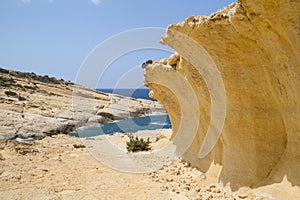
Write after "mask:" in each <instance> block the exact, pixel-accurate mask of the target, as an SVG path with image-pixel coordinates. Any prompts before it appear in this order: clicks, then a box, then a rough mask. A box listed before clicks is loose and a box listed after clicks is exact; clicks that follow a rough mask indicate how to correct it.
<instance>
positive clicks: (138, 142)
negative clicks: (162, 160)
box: [126, 135, 151, 152]
mask: <svg viewBox="0 0 300 200" xmlns="http://www.w3.org/2000/svg"><path fill="white" fill-rule="evenodd" d="M128 137H129V141H127V142H126V149H127V151H128V152H137V151H149V150H151V145H150V144H151V141H150V138H147V140H144V139H143V138H138V137H137V136H136V137H134V136H133V135H128Z"/></svg>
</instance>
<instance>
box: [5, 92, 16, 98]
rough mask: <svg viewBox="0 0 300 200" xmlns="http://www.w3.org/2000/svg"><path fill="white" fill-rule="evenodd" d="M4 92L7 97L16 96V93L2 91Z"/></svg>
mask: <svg viewBox="0 0 300 200" xmlns="http://www.w3.org/2000/svg"><path fill="white" fill-rule="evenodd" d="M4 93H5V94H6V96H8V97H18V94H17V93H15V92H12V91H5V92H4Z"/></svg>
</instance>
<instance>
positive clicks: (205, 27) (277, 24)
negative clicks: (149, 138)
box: [144, 0, 300, 189]
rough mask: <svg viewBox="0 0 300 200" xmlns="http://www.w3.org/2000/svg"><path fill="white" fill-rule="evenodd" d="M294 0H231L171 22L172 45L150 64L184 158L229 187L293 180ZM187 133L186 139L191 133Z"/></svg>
mask: <svg viewBox="0 0 300 200" xmlns="http://www.w3.org/2000/svg"><path fill="white" fill-rule="evenodd" d="M299 10H300V1H290V0H251V1H250V0H239V1H238V2H237V3H233V4H231V5H229V6H228V7H226V8H225V9H223V10H221V11H218V12H216V13H214V14H212V15H211V16H208V17H204V16H197V17H194V16H192V17H189V18H188V19H186V20H185V21H183V22H180V23H178V24H174V25H170V26H169V27H168V30H167V33H166V35H165V36H164V37H163V39H162V43H164V44H167V45H169V46H170V47H172V48H173V49H175V50H176V51H177V52H178V55H177V54H176V55H173V56H172V57H170V58H169V59H164V60H161V61H159V62H155V61H153V62H152V63H151V62H149V63H148V65H147V66H146V67H145V66H144V67H145V85H147V86H148V87H149V88H150V89H151V90H152V96H153V97H154V98H156V99H158V100H159V101H160V102H161V103H162V104H163V105H164V106H165V108H166V109H167V111H168V113H169V115H170V118H171V121H172V125H173V131H174V133H173V138H174V142H175V143H176V144H177V146H178V149H179V153H184V154H183V157H184V159H185V160H187V161H189V162H191V163H192V165H193V166H197V167H198V168H199V169H200V170H201V171H208V170H209V168H210V166H211V165H212V164H218V165H220V166H221V168H220V171H219V175H218V179H219V181H221V182H223V183H224V184H230V186H231V187H232V188H233V189H237V188H240V187H242V186H250V187H259V186H262V185H268V184H271V183H276V182H277V183H278V182H281V181H282V180H283V179H284V178H286V179H287V180H288V181H289V182H290V183H291V184H292V185H296V186H299V185H300V123H299V121H300V93H299V88H300V81H299V80H300V68H299V65H300V58H299V55H298V54H299V52H300V12H299ZM191 138H192V139H191Z"/></svg>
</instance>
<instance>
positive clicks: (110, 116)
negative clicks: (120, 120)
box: [97, 112, 115, 120]
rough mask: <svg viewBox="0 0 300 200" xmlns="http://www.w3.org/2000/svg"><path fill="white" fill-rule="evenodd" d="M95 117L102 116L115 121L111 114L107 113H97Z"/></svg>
mask: <svg viewBox="0 0 300 200" xmlns="http://www.w3.org/2000/svg"><path fill="white" fill-rule="evenodd" d="M97 115H100V116H103V117H105V118H108V119H111V120H115V117H114V115H113V114H111V113H107V112H99V113H97Z"/></svg>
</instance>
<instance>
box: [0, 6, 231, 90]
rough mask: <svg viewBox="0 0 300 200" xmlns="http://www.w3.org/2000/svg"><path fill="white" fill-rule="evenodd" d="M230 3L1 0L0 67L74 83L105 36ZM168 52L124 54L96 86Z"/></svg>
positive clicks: (111, 82)
mask: <svg viewBox="0 0 300 200" xmlns="http://www.w3.org/2000/svg"><path fill="white" fill-rule="evenodd" d="M232 2H234V0H215V1H209V0H206V1H204V0H151V1H148V0H1V1H0V66H2V67H6V68H9V69H14V70H19V71H28V72H35V73H37V74H42V75H45V74H47V75H50V76H55V77H57V78H63V79H65V80H71V81H76V80H77V79H76V76H77V73H78V70H79V68H80V66H82V64H83V62H84V60H85V59H86V58H88V55H89V53H90V52H91V51H92V50H93V49H94V48H95V47H96V46H97V45H99V44H101V43H102V42H103V41H105V40H107V39H108V38H111V37H112V36H114V35H116V34H119V33H121V32H124V31H128V30H131V29H136V28H143V27H161V28H163V29H165V28H166V27H167V26H168V25H169V24H172V23H177V22H180V21H183V20H184V19H185V18H187V17H188V16H190V15H210V14H211V13H212V12H215V11H217V10H219V9H221V8H223V7H224V6H226V5H228V4H230V3H232ZM163 29H162V30H163ZM163 32H164V31H162V33H163ZM158 40H159V39H158ZM157 42H159V41H157ZM169 54H170V52H164V51H157V50H144V51H142V52H136V53H128V54H126V55H123V56H121V57H120V58H118V59H116V60H115V61H114V62H113V63H112V64H111V65H112V66H113V67H111V71H110V72H109V70H107V73H106V75H105V77H104V78H103V79H102V80H100V81H99V83H97V84H98V85H99V84H100V86H99V87H103V88H110V87H114V86H115V84H116V81H119V80H118V79H120V76H122V74H124V73H125V72H126V71H129V70H131V69H133V68H135V67H137V65H140V64H141V63H142V62H144V61H146V60H147V59H156V60H158V59H161V58H164V57H168V56H169ZM97 62H101V61H99V60H98V61H97ZM108 72H109V73H108ZM112 74H114V76H111V75H112ZM138 76H142V74H141V75H138ZM142 78H143V77H140V79H142ZM83 84H84V83H83ZM86 85H89V84H86ZM89 86H91V85H89Z"/></svg>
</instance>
